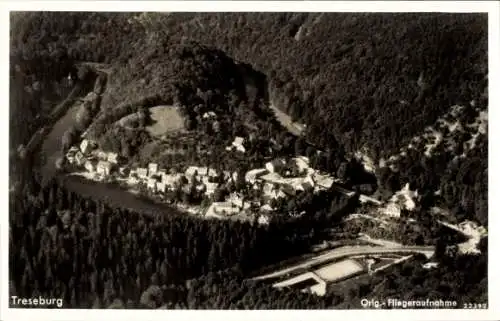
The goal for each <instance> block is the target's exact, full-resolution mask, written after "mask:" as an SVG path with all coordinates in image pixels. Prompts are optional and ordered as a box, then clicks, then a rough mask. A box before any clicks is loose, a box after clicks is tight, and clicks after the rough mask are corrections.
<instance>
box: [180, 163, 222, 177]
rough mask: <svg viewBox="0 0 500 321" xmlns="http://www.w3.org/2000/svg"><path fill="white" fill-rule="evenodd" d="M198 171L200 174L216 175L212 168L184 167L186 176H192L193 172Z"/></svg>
mask: <svg viewBox="0 0 500 321" xmlns="http://www.w3.org/2000/svg"><path fill="white" fill-rule="evenodd" d="M196 172H197V173H198V175H200V176H212V177H213V176H217V171H216V170H215V169H213V168H208V167H198V166H189V167H188V168H187V169H186V172H185V173H186V176H193V175H194V174H195V173H196Z"/></svg>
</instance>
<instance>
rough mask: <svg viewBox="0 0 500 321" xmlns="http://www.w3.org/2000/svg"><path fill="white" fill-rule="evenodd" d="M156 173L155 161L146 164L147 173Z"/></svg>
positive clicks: (151, 174)
mask: <svg viewBox="0 0 500 321" xmlns="http://www.w3.org/2000/svg"><path fill="white" fill-rule="evenodd" d="M156 173H158V164H156V163H149V164H148V175H149V176H153V175H156Z"/></svg>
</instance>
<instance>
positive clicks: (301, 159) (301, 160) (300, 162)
mask: <svg viewBox="0 0 500 321" xmlns="http://www.w3.org/2000/svg"><path fill="white" fill-rule="evenodd" d="M292 161H293V162H294V165H295V167H296V168H297V169H298V171H299V172H300V173H303V172H306V171H307V170H308V169H309V158H307V157H306V156H298V157H295V158H293V159H292Z"/></svg>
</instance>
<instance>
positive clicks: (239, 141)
mask: <svg viewBox="0 0 500 321" xmlns="http://www.w3.org/2000/svg"><path fill="white" fill-rule="evenodd" d="M244 141H245V139H244V138H243V137H238V136H236V137H235V138H234V141H233V143H232V144H231V145H232V146H233V147H234V148H236V150H237V151H239V152H242V153H244V152H245V151H246V150H245V147H244V146H243V142H244Z"/></svg>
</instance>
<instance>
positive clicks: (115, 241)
mask: <svg viewBox="0 0 500 321" xmlns="http://www.w3.org/2000/svg"><path fill="white" fill-rule="evenodd" d="M26 183H28V184H26V185H24V187H23V188H20V189H19V190H18V191H17V192H14V193H12V194H11V198H10V203H9V205H10V208H11V211H10V229H9V244H10V250H9V273H10V280H11V282H10V295H17V296H20V297H26V296H37V295H41V296H44V297H58V298H62V299H63V300H64V307H65V308H108V307H109V308H159V307H166V308H192V309H207V308H210V309H283V308H287V309H318V308H359V302H360V299H361V298H365V297H367V296H373V297H378V296H380V297H390V296H393V295H395V294H396V293H397V294H398V295H399V294H401V293H404V294H405V296H404V298H405V299H421V298H422V297H424V298H427V297H428V298H431V299H432V298H448V299H450V300H452V299H455V300H458V302H472V301H474V302H475V301H477V302H485V301H486V298H485V294H486V292H485V291H484V290H485V285H486V277H485V276H486V267H487V264H486V261H487V260H486V258H487V256H481V257H479V258H478V257H476V256H465V257H462V258H459V259H457V260H455V259H447V258H446V256H442V257H440V256H438V257H437V259H438V260H440V263H441V264H442V267H440V268H439V269H437V270H434V271H427V270H424V269H422V268H421V266H420V264H419V263H420V260H419V259H417V261H416V262H413V263H409V264H405V265H403V266H402V267H396V268H394V269H392V270H391V271H388V272H382V274H380V275H378V276H376V277H374V278H371V279H369V280H366V279H365V280H363V281H362V282H361V283H360V282H359V281H355V280H354V281H353V282H351V283H349V282H348V283H347V284H344V285H342V286H335V287H332V288H331V289H330V290H329V292H328V293H327V295H326V296H324V297H316V296H313V295H310V294H306V293H300V292H298V293H297V292H296V291H293V290H287V289H283V290H277V289H274V288H272V287H271V285H269V284H266V283H265V282H264V283H256V282H252V281H249V280H244V279H245V276H248V272H250V271H254V270H255V269H259V268H262V267H264V266H266V265H268V264H271V263H276V262H279V261H280V260H282V259H285V258H287V257H290V256H293V255H296V254H299V253H301V252H302V251H304V250H305V249H307V248H309V247H310V245H311V244H314V242H315V241H317V240H318V239H321V235H320V234H321V231H322V230H324V227H325V226H335V225H338V224H339V223H338V218H339V217H336V216H337V215H340V216H341V215H342V212H343V211H345V208H344V206H345V205H341V204H339V202H338V199H337V200H336V199H335V198H333V199H332V200H331V201H330V200H328V199H327V198H325V197H323V198H322V199H323V200H324V201H325V200H326V201H327V202H328V203H330V202H331V206H328V209H326V210H325V209H324V207H323V206H321V207H322V208H323V209H321V210H318V211H317V212H316V213H314V215H313V214H312V213H311V216H304V217H303V218H302V219H298V220H297V221H294V222H289V223H287V224H285V225H270V226H267V227H262V226H259V225H256V224H250V223H239V222H229V221H218V220H216V221H201V220H198V219H194V218H190V217H188V216H182V215H177V214H176V213H174V212H172V213H165V212H163V213H152V214H151V215H141V214H140V213H135V212H133V211H129V210H127V209H123V208H110V207H109V206H108V204H106V203H103V202H101V201H94V200H91V199H87V198H83V197H81V196H79V195H77V194H75V193H73V192H69V191H68V190H67V189H66V188H65V187H64V186H61V185H59V184H58V183H56V182H52V183H51V184H48V185H47V186H45V187H41V186H40V185H39V184H38V182H37V181H36V180H34V179H32V180H29V181H27V182H26ZM340 201H341V202H340V203H342V202H343V201H342V199H341V200H340ZM344 202H345V200H344ZM312 208H313V207H312V206H311V209H312ZM348 211H349V210H348ZM486 246H487V244H486V243H483V244H482V250H483V251H486V250H487V249H486ZM422 262H423V261H422ZM401 298H402V299H403V297H401ZM459 307H461V306H459Z"/></svg>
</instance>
